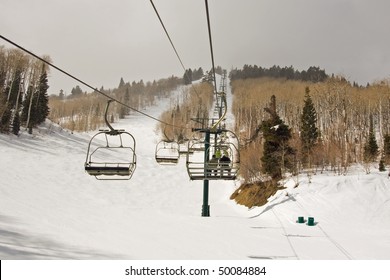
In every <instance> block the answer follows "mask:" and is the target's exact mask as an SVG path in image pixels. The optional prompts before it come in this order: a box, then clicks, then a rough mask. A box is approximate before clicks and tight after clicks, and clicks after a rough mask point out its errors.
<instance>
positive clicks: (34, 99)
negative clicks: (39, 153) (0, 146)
mask: <svg viewBox="0 0 390 280" xmlns="http://www.w3.org/2000/svg"><path fill="white" fill-rule="evenodd" d="M44 59H46V60H47V61H50V57H47V56H46V57H44ZM47 73H48V67H47V66H46V64H44V63H42V62H41V61H38V60H37V59H33V58H31V57H30V56H29V55H26V54H25V53H24V52H22V51H20V50H18V49H6V48H4V47H3V46H0V133H13V134H15V135H18V133H19V131H20V127H21V126H24V127H26V128H28V131H29V133H31V132H32V129H33V127H36V126H37V125H38V124H40V123H42V122H43V121H44V120H45V119H46V117H47V116H48V114H49V107H48V95H47V89H48V88H49V85H48V79H47Z"/></svg>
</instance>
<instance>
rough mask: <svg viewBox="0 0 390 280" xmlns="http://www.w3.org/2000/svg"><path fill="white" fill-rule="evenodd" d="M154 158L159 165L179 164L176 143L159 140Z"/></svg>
mask: <svg viewBox="0 0 390 280" xmlns="http://www.w3.org/2000/svg"><path fill="white" fill-rule="evenodd" d="M155 158H156V161H157V163H159V164H161V165H174V164H177V163H178V162H179V158H180V150H179V144H178V143H177V142H176V141H169V140H161V141H160V142H158V143H157V146H156V153H155Z"/></svg>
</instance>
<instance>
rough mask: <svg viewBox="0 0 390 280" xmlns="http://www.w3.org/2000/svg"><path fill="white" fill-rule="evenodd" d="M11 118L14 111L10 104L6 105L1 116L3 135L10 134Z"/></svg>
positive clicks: (0, 126) (0, 128) (0, 129)
mask: <svg viewBox="0 0 390 280" xmlns="http://www.w3.org/2000/svg"><path fill="white" fill-rule="evenodd" d="M11 116H12V111H11V107H10V106H9V104H7V103H6V104H5V105H4V109H3V111H2V114H1V116H0V132H1V133H9V129H10V124H11Z"/></svg>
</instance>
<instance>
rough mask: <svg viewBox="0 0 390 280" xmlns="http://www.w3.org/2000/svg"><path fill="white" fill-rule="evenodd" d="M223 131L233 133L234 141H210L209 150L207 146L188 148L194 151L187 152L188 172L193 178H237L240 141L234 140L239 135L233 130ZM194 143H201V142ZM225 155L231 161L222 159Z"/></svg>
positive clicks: (232, 138)
mask: <svg viewBox="0 0 390 280" xmlns="http://www.w3.org/2000/svg"><path fill="white" fill-rule="evenodd" d="M223 132H228V133H231V134H232V135H233V137H231V140H232V141H230V142H216V143H213V141H210V143H209V148H208V149H207V150H206V148H205V146H204V148H203V150H201V149H198V150H194V149H192V147H189V148H188V149H189V150H193V151H194V152H193V154H187V161H186V163H187V172H188V175H189V177H190V179H191V180H235V179H236V178H237V174H238V170H239V168H240V153H239V150H238V146H237V145H238V143H237V144H235V143H234V141H233V140H237V137H236V136H235V134H234V133H233V132H232V131H228V130H223ZM218 133H221V132H220V131H218V132H215V133H213V132H211V134H216V135H218ZM203 143H204V142H203ZM194 144H196V145H199V142H196V143H194ZM204 145H205V143H204ZM218 151H219V152H218ZM218 153H220V158H218ZM205 155H206V157H208V159H207V160H205ZM213 156H215V158H213ZM224 156H227V157H228V158H229V160H230V161H224V160H223V159H222V158H223V157H224ZM224 159H225V158H224Z"/></svg>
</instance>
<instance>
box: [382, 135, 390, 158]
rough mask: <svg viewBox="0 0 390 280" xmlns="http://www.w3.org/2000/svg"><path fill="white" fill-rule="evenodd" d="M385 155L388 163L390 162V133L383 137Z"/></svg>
mask: <svg viewBox="0 0 390 280" xmlns="http://www.w3.org/2000/svg"><path fill="white" fill-rule="evenodd" d="M383 157H384V161H385V163H386V164H390V135H389V134H385V136H384V137H383Z"/></svg>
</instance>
